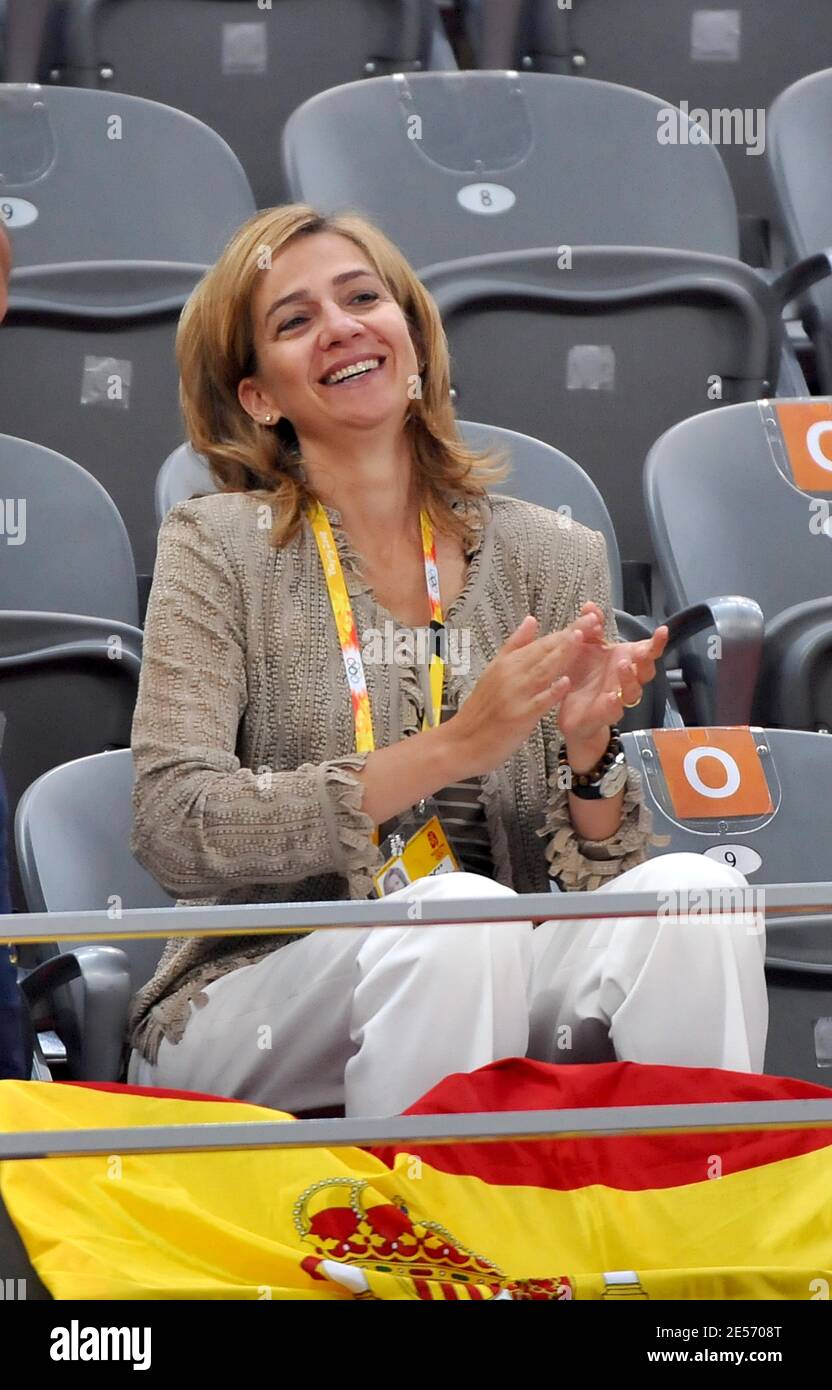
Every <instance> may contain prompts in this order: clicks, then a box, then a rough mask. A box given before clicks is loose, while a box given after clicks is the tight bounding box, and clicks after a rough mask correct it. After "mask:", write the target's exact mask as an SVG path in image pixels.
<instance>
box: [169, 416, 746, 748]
mask: <svg viewBox="0 0 832 1390" xmlns="http://www.w3.org/2000/svg"><path fill="white" fill-rule="evenodd" d="M457 424H458V426H459V430H460V433H461V435H462V437H463V439H464V440H465V441H466V443H468V444H469V445H470V446H471V447H472V448H474V449H485V448H487V447H494V448H496V449H498V450H500V451H501V452H503V453H504V454H506V455H507V456H508V459H509V461H510V463H511V473H510V474H509V476H508V478H507V479H506V481H505V483H504V484H502V485H500V487H498V488H497V489H496V490H497V491H500V492H505V493H507V494H508V495H509V496H513V497H520V498H522V499H523V501H525V502H533V503H534V504H535V505H536V506H541V507H548V508H550V509H551V510H552V511H558V512H560V513H561V515H563V517H564V519H565V520H566V519H568V518H570V517H574V519H575V520H576V521H579V522H580V523H581V524H582V525H584V526H589V527H590V528H591V529H592V530H593V531H600V532H601V533H602V534H603V536H604V540H605V542H606V546H607V558H608V562H609V569H610V583H611V590H610V592H611V598H612V604H613V607H614V609H615V616H616V623H617V626H618V631H619V636H620V637H621V639H622V641H639V640H640V639H641V638H645V637H649V636H650V635H651V633H652V631H653V625H652V624H650V623H648V621H647V620H645V619H644V618H641V617H635V616H633V615H632V614H630V613H627V612H624V611H622V608H621V604H622V600H623V589H624V582H623V575H622V569H621V561H620V558H619V552H618V541H617V539H616V535H615V530H614V528H613V524H612V521H611V519H610V514H609V512H608V510H607V508H606V505H605V503H604V500H603V498H602V497H601V494H600V493H599V491H598V489H597V488H596V486H595V484H594V483H593V481H592V479H591V478H590V477H588V475H587V474H586V473H585V472H584V470H583V469H582V468H581V467H580V466H579V465H578V464H577V463H575V461H574V459H571V458H569V457H568V456H567V455H566V454H564V453H562V452H561V451H560V449H554V448H552V447H551V446H550V445H549V444H544V443H542V441H541V440H539V439H532V438H530V437H529V436H528V435H524V434H518V433H516V432H515V431H514V430H504V429H500V428H499V427H498V426H496V425H478V424H474V423H472V422H471V421H467V420H459V421H457ZM215 490H216V489H215V483H214V480H213V478H212V477H211V473H210V469H209V467H208V465H207V462H206V460H205V459H204V458H203V457H202V456H201V455H200V454H197V453H196V452H195V451H194V450H193V449H192V448H191V446H190V444H182V445H180V446H179V448H178V449H176V450H174V452H173V453H172V454H171V455H170V456H169V457H168V458H167V459H166V460H165V462H164V463H163V464H162V467H161V468H160V470H159V476H158V478H157V480H156V514H157V517H158V520H159V524H160V525H161V522H162V519H163V518H164V517H165V516H166V514H167V513H168V512H169V511H170V509H171V507H174V506H175V505H176V503H177V502H182V501H185V500H186V499H187V498H190V497H194V496H198V495H200V494H202V493H209V492H214V491H215ZM669 626H670V628H671V637H672V641H673V642H674V643H675V642H676V641H677V640H678V639H679V637H680V636H681V637H684V636H686V635H687V636H689V637H691V636H693V635H695V634H696V633H699V632H702V631H704V630H706V629H713V630H714V634H715V635H718V636H719V639H720V642H721V644H722V647H723V654H724V661H723V663H722V665H721V666H719V667H714V668H713V669H712V671H711V673H710V675H711V679H712V680H713V682H714V690H713V692H712V694H711V699H712V704H713V708H714V711H715V713H716V714H717V715H718V717H719V718H720V719H721V720H725V721H726V722H731V721H733V720H735V719H742V718H743V717H744V715H745V711H746V709H747V705H748V701H749V700H750V693H751V692H750V690H747V689H746V687H745V685H744V684H743V679H742V671H741V670H738V662H740V661H742V660H744V654H745V652H746V649H747V647H748V646H749V645H750V644H753V641H754V639H755V638H757V637H758V628H759V622H758V612H757V609H756V605H754V604H749V603H748V602H747V601H746V600H742V599H733V598H731V599H728V600H726V599H723V598H720V597H716V598H708V599H707V600H703V601H701V602H699V603H697V604H695V605H692V606H690V607H689V608H687V609H686V610H685V611H684V612H680V613H676V614H674V615H672V617H671V619H670V623H669ZM681 723H682V719H681V716H680V714H679V710H678V708H677V705H676V700H675V696H674V694H673V691H672V689H671V686H670V680H669V677H668V676H667V674H666V672H665V669H664V666H663V665H662V666H661V667H660V669H659V672H658V674H657V676H656V679H655V681H654V682H653V683H652V685H651V686H650V687H649V688H648V691H647V693H646V695H645V697H644V699H643V700H642V701H641V703H640V704H638V705H637V706H635V707H634V708H633V709H631V710H628V711H627V713H626V714H625V716H624V719H623V721H622V728H624V729H641V728H660V727H662V726H663V725H678V724H681Z"/></svg>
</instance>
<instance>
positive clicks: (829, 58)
mask: <svg viewBox="0 0 832 1390" xmlns="http://www.w3.org/2000/svg"><path fill="white" fill-rule="evenodd" d="M823 9H824V12H825V14H826V24H827V32H828V37H829V42H828V43H827V44H826V47H825V52H824V61H826V62H832V26H830V24H829V12H828V7H827V6H825V5H824V6H823ZM831 131H832V68H830V69H828V70H827V71H826V72H816V73H814V74H813V75H812V76H811V77H805V78H804V79H803V80H802V81H801V82H796V83H795V84H794V86H792V87H789V89H788V91H784V92H783V93H782V94H781V95H780V96H779V97H778V98H777V100H776V101H775V103H774V105H773V106H772V108H771V111H770V112H769V121H768V149H767V155H768V165H769V169H770V171H771V176H772V180H773V183H774V187H775V189H776V192H777V197H778V200H779V206H780V212H781V216H782V220H783V224H784V227H785V236H786V248H787V251H788V254H789V255H790V257H791V258H792V259H793V260H800V259H802V258H804V257H806V256H809V255H811V254H812V253H816V252H822V251H826V250H827V249H828V248H829V247H832V192H830V185H829V161H830V156H831V155H832V134H830V132H831ZM799 302H800V308H801V310H802V317H803V321H804V324H805V326H806V328H807V330H808V332H809V334H810V336H811V338H812V340H813V342H814V345H815V352H816V354H817V374H818V379H819V383H820V389H821V390H822V391H826V392H832V289H830V288H829V286H828V285H827V284H820V285H818V286H816V287H815V288H814V289H813V290H812V291H811V293H810V294H808V295H807V296H806V297H805V299H802V300H801V301H799Z"/></svg>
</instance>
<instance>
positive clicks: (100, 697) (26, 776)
mask: <svg viewBox="0 0 832 1390" xmlns="http://www.w3.org/2000/svg"><path fill="white" fill-rule="evenodd" d="M141 651H142V634H141V632H140V631H139V630H138V629H137V628H134V627H129V626H128V625H127V624H126V623H119V622H117V621H114V620H112V619H110V618H88V617H84V616H79V615H76V614H72V613H38V612H19V611H8V610H3V609H0V710H2V713H3V716H4V718H3V726H2V745H0V767H2V770H3V774H4V776H5V779H6V786H7V790H8V801H9V810H10V812H12V813H13V812H14V808H15V806H16V805H17V802H18V800H19V799H20V797H21V796H22V795H23V792H24V791H25V790H26V788H27V787H28V786H29V785H30V783H31V782H33V781H34V780H35V778H37V777H39V776H40V775H41V773H43V772H46V771H47V770H48V769H50V768H53V767H57V766H59V765H60V764H61V763H65V762H69V761H70V760H71V759H73V758H78V757H82V756H85V755H87V754H89V753H98V752H103V751H104V750H105V749H108V748H126V747H128V746H129V744H130V730H131V726H132V722H133V708H134V705H135V702H136V692H137V689H138V683H139V672H140V669H141ZM10 867H11V888H12V902H13V904H14V908H15V910H16V911H20V910H21V909H22V906H23V901H22V890H21V886H20V879H19V874H18V867H17V864H16V863H15V862H14V857H13V856H12V863H11V866H10Z"/></svg>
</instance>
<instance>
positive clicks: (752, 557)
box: [644, 398, 832, 731]
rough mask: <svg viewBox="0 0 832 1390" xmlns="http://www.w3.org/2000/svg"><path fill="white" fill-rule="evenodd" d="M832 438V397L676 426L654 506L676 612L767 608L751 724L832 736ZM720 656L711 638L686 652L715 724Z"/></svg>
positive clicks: (661, 447)
mask: <svg viewBox="0 0 832 1390" xmlns="http://www.w3.org/2000/svg"><path fill="white" fill-rule="evenodd" d="M831 434H832V400H830V399H828V398H826V399H817V398H813V399H811V400H779V401H760V402H754V403H748V404H745V405H735V406H732V407H729V408H727V409H725V410H720V411H714V412H713V413H706V414H700V415H696V416H694V417H693V418H692V419H690V420H685V421H683V422H682V423H681V424H678V425H675V426H674V427H673V428H672V429H671V430H668V432H667V433H666V434H664V435H663V436H662V437H661V439H659V440H658V441H657V443H656V444H655V445H654V447H653V448H652V449H651V451H650V454H649V456H648V459H647V463H646V466H645V473H644V491H645V500H646V505H647V511H648V516H649V518H650V526H651V531H652V535H653V543H654V546H655V551H656V556H657V562H658V566H659V569H660V572H661V576H662V580H663V584H664V588H665V591H666V594H667V601H668V604H669V606H670V607H671V609H675V608H677V607H680V606H685V605H688V604H692V603H696V602H697V601H699V600H701V599H703V598H705V597H706V595H707V594H709V593H712V592H713V591H714V589H716V591H717V592H719V593H722V594H730V593H736V594H745V595H748V596H749V597H750V598H751V599H753V600H755V601H756V602H757V603H758V604H759V606H760V609H761V610H762V615H763V617H764V620H765V632H764V640H763V641H762V645H761V647H759V648H758V649H757V650H754V649H753V646H752V648H750V649H749V652H748V658H747V669H748V675H749V677H750V679H749V680H748V683H747V684H748V689H749V692H750V691H751V690H753V689H754V686H755V684H756V693H755V695H754V699H753V704H751V703H749V704H748V706H747V709H746V711H745V713H744V714H743V715H742V717H741V719H740V720H739V722H741V723H748V722H749V721H750V720H752V719H753V721H754V722H755V723H759V724H763V725H773V726H774V727H778V728H793V729H799V728H803V729H808V730H814V731H821V730H822V731H826V730H829V729H832V583H830V576H832V552H831V551H830V547H832V522H830V514H832V448H830V446H829V443H828V438H829V436H830V435H831ZM761 635H762V634H761ZM717 654H718V649H715V648H714V647H713V644H709V643H708V641H707V640H704V641H703V640H702V639H698V640H697V641H695V642H693V643H691V644H688V645H686V646H685V647H684V648H683V650H682V669H683V672H684V674H685V678H686V681H687V683H688V685H689V686H690V687H691V689H692V690H693V693H694V697H695V700H696V709H697V714H698V718H699V720H700V722H703V723H708V722H712V716H711V708H712V706H711V704H710V693H709V692H710V677H711V673H712V670H713V667H714V665H717V664H719V663H718V661H716V660H715V659H714V657H715V655H717ZM758 665H759V666H760V674H759V679H756V681H755V678H756V677H757V668H758Z"/></svg>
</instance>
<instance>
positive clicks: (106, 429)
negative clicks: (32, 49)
mask: <svg viewBox="0 0 832 1390" xmlns="http://www.w3.org/2000/svg"><path fill="white" fill-rule="evenodd" d="M160 151H164V158H159V157H158V156H159V152H160ZM0 173H2V175H3V200H4V207H6V208H9V209H10V210H11V212H10V215H8V214H7V227H8V230H9V234H10V237H11V241H12V247H13V254H14V269H13V270H12V275H11V282H10V295H9V312H8V315H7V317H6V322H5V324H4V325H3V331H2V333H0V423H2V426H3V428H4V429H5V430H6V431H8V432H9V433H10V434H16V435H19V436H21V437H23V438H28V439H34V440H37V441H38V442H39V443H41V444H45V445H47V446H48V447H50V448H52V449H57V450H59V451H60V452H61V453H64V454H68V455H70V456H71V457H72V458H75V459H77V460H78V461H79V463H81V464H82V465H83V466H84V467H85V468H87V469H88V470H89V471H90V472H91V473H93V474H94V476H95V477H97V478H98V479H99V480H100V481H101V482H102V483H103V484H104V486H105V487H106V488H107V491H108V492H109V493H110V495H111V497H112V498H113V500H114V501H115V503H116V505H117V506H118V508H119V510H120V512H121V514H122V516H123V517H124V520H125V523H126V525H127V529H128V532H129V534H130V538H131V541H132V543H133V549H134V552H135V556H136V563H137V566H138V569H139V571H140V572H141V573H144V574H147V573H149V572H150V571H151V570H152V568H153V559H154V554H155V537H156V527H155V524H154V517H153V497H152V481H151V480H152V478H153V477H154V476H155V471H156V467H157V466H158V465H157V460H158V459H159V458H160V457H164V456H165V454H167V453H168V452H169V450H170V449H172V448H173V447H174V445H175V444H176V443H178V441H179V440H180V439H181V438H182V425H181V417H180V411H179V401H178V393H177V373H176V365H175V361H174V354H173V339H174V334H175V331H176V324H177V320H178V317H179V314H180V312H181V309H182V306H183V305H184V303H185V301H186V299H187V297H188V295H189V294H190V292H191V290H192V289H193V287H194V285H195V284H196V283H197V281H198V280H199V278H200V277H201V275H202V274H203V273H204V271H205V269H206V267H207V266H208V265H209V264H211V263H212V262H213V261H214V260H215V259H216V257H217V256H218V255H219V253H220V251H221V250H222V248H223V246H224V245H225V243H226V241H227V240H228V238H229V237H230V235H231V234H232V232H233V231H234V230H235V229H236V228H237V227H238V226H239V225H240V223H241V222H243V221H245V219H246V218H247V217H249V216H250V215H251V213H252V212H253V211H254V201H253V199H252V196H251V191H250V189H249V187H248V183H247V181H246V178H245V175H244V173H243V171H242V168H241V167H240V164H239V162H238V161H237V159H236V158H235V156H234V155H233V154H232V152H231V150H230V149H229V148H228V146H227V145H225V144H224V142H223V141H222V140H221V139H220V138H219V136H217V135H216V134H215V133H214V132H213V131H211V130H208V129H207V127H205V126H203V125H201V124H200V123H199V122H198V121H195V120H194V119H193V118H191V117H189V116H185V115H183V114H182V113H181V112H179V111H174V110H171V109H170V108H169V107H165V106H160V105H158V104H156V103H155V102H149V101H142V100H140V99H139V98H137V97H129V96H121V95H120V94H118V93H114V92H107V93H105V92H93V91H74V90H71V89H68V88H58V87H56V88H41V87H14V86H5V87H4V86H0Z"/></svg>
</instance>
